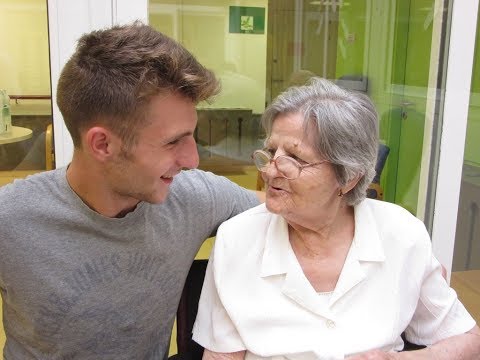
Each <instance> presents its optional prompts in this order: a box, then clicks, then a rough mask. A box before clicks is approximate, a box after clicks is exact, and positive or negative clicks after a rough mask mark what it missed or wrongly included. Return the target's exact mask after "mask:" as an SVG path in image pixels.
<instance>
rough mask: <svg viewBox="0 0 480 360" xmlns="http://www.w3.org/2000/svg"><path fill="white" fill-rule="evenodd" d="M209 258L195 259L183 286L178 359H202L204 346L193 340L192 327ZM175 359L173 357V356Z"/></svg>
mask: <svg viewBox="0 0 480 360" xmlns="http://www.w3.org/2000/svg"><path fill="white" fill-rule="evenodd" d="M207 263H208V260H194V261H193V264H192V267H191V268H190V271H189V272H188V276H187V280H186V281H185V286H184V288H183V292H182V297H181V299H180V303H179V304H178V310H177V349H178V355H177V356H175V358H176V359H177V360H178V359H180V358H181V359H186V358H188V359H191V360H196V359H201V358H202V355H203V347H201V346H200V345H198V344H197V343H196V342H195V341H193V340H192V329H193V324H194V322H195V318H196V317H197V309H198V301H199V300H200V294H201V292H202V285H203V279H204V277H205V271H206V270H207ZM171 359H172V360H173V357H171Z"/></svg>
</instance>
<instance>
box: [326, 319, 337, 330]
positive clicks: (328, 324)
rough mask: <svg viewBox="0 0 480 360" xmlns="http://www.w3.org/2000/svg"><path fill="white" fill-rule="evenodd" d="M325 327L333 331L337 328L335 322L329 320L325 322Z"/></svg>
mask: <svg viewBox="0 0 480 360" xmlns="http://www.w3.org/2000/svg"><path fill="white" fill-rule="evenodd" d="M325 325H327V328H329V329H333V328H335V321H333V320H330V319H328V320H327V321H325Z"/></svg>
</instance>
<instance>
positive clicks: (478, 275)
mask: <svg viewBox="0 0 480 360" xmlns="http://www.w3.org/2000/svg"><path fill="white" fill-rule="evenodd" d="M450 286H451V287H452V288H454V289H455V291H456V292H457V294H458V297H459V299H460V301H461V302H462V303H463V305H465V307H466V308H467V310H468V311H469V312H470V314H471V315H472V317H473V318H474V319H475V320H476V321H477V323H478V324H480V270H468V271H455V272H453V273H452V278H451V281H450Z"/></svg>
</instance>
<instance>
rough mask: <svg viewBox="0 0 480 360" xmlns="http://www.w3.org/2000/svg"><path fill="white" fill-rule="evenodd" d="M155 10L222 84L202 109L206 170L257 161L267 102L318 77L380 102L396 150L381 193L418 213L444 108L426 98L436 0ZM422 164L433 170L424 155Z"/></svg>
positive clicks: (154, 21)
mask: <svg viewBox="0 0 480 360" xmlns="http://www.w3.org/2000/svg"><path fill="white" fill-rule="evenodd" d="M232 9H240V10H238V11H240V12H241V14H240V15H241V16H244V17H245V16H246V17H249V19H253V20H252V21H253V30H248V29H247V30H243V31H242V29H241V24H242V22H241V21H242V19H236V18H235V17H234V15H232V14H234V13H235V12H234V11H233V10H232ZM236 11H237V10H236ZM149 14H150V15H149V20H150V24H151V25H153V26H154V27H155V28H157V29H158V30H160V31H162V32H164V33H166V34H167V35H169V36H172V37H173V38H175V39H176V40H178V41H180V42H181V43H182V44H184V45H185V46H186V47H187V48H188V49H189V50H190V51H192V52H193V53H194V54H195V55H196V56H197V58H198V59H199V60H200V61H201V62H202V63H203V64H204V65H205V66H207V67H209V68H211V69H212V70H214V71H215V72H216V74H217V75H218V77H219V78H220V80H221V82H222V85H223V90H222V93H221V95H220V96H219V97H218V99H216V101H215V102H214V103H213V104H211V105H208V104H200V106H199V123H198V128H197V131H196V136H197V141H198V147H199V152H200V155H201V162H200V166H201V167H203V168H207V169H209V170H213V171H215V172H220V173H222V172H228V171H231V172H232V171H235V170H239V169H242V166H251V161H250V155H251V151H252V150H253V149H255V148H259V147H261V142H262V131H261V128H260V126H259V119H260V117H261V114H262V112H263V110H264V108H265V105H266V104H268V103H270V102H271V100H272V99H273V98H274V97H275V96H277V95H278V94H279V93H281V92H282V91H284V90H285V89H286V88H287V87H289V86H297V85H302V84H305V83H306V82H307V81H308V79H310V78H311V77H312V76H321V77H325V78H329V79H333V80H335V81H337V83H338V84H340V85H342V86H345V87H348V88H350V89H353V90H356V91H361V92H364V93H365V94H367V95H368V96H370V97H371V98H372V100H373V101H374V102H375V104H376V106H377V109H378V112H379V116H380V122H381V123H380V134H381V139H382V142H383V144H384V145H386V146H387V147H388V148H389V149H390V152H389V155H388V158H387V161H386V164H385V169H384V171H383V173H382V177H381V185H382V187H383V189H384V199H385V200H387V201H391V202H396V203H398V204H400V205H402V206H403V207H405V208H407V209H408V210H409V211H411V212H412V213H414V214H417V208H418V204H419V203H421V202H422V201H424V198H425V197H426V195H425V193H421V194H420V196H419V184H420V179H421V176H422V167H421V166H422V159H424V160H425V159H429V158H430V149H429V148H427V149H424V134H427V133H428V134H429V135H425V136H430V130H431V129H432V128H433V127H434V124H435V123H436V122H437V121H438V114H435V113H434V112H433V111H429V109H433V108H438V107H435V106H436V105H437V102H438V99H437V96H436V95H433V97H432V96H427V95H428V89H429V87H430V88H432V87H433V88H436V87H437V86H439V85H437V81H438V79H439V78H441V76H439V74H438V72H439V69H441V65H442V62H441V56H440V55H441V54H438V53H432V49H434V48H440V46H436V47H432V43H435V44H437V45H438V44H439V43H440V42H441V35H440V36H438V35H434V31H433V29H434V26H435V24H440V25H439V26H440V28H441V29H442V27H443V29H444V28H445V21H443V18H444V11H443V9H441V8H440V9H439V8H438V7H437V10H435V0H409V1H405V0H402V1H400V0H396V1H395V0H394V1H379V2H375V6H373V4H372V2H371V1H369V0H356V1H346V0H336V1H307V0H302V1H298V0H297V1H295V0H275V1H273V0H270V1H268V0H249V1H247V0H245V1H233V0H210V1H193V0H190V1H189V0H184V1H161V0H151V1H150V6H149ZM255 14H257V15H255ZM258 14H264V18H263V17H261V15H258ZM255 16H257V17H255ZM258 16H260V20H259V18H258ZM249 21H250V20H249ZM235 24H238V27H239V28H238V29H236V28H235V26H236V25H235ZM257 24H262V26H263V25H264V31H263V32H262V30H259V29H260V25H258V28H257V27H256V26H257ZM439 33H442V32H441V31H439ZM431 66H435V68H433V69H431ZM440 75H441V74H440ZM438 93H440V92H438ZM425 129H427V130H428V132H427V133H426V132H425ZM428 143H429V142H428ZM423 166H424V167H426V168H427V170H428V167H429V163H428V161H427V162H425V161H424V165H423ZM239 171H240V170H239ZM424 173H425V171H424ZM427 173H428V171H427ZM254 175H255V174H254V169H253V175H252V176H254ZM424 192H425V191H424ZM419 215H420V216H423V213H421V214H419Z"/></svg>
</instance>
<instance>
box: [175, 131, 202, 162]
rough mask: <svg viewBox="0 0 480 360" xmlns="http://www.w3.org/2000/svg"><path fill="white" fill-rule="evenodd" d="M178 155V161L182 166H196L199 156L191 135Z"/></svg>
mask: <svg viewBox="0 0 480 360" xmlns="http://www.w3.org/2000/svg"><path fill="white" fill-rule="evenodd" d="M179 155H180V156H179V160H178V162H179V164H180V166H181V167H182V168H187V169H195V168H197V167H198V163H199V157H198V150H197V143H196V142H195V139H194V138H193V137H191V138H190V139H188V140H187V141H186V142H185V144H184V146H183V147H182V149H181V150H180V154H179Z"/></svg>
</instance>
